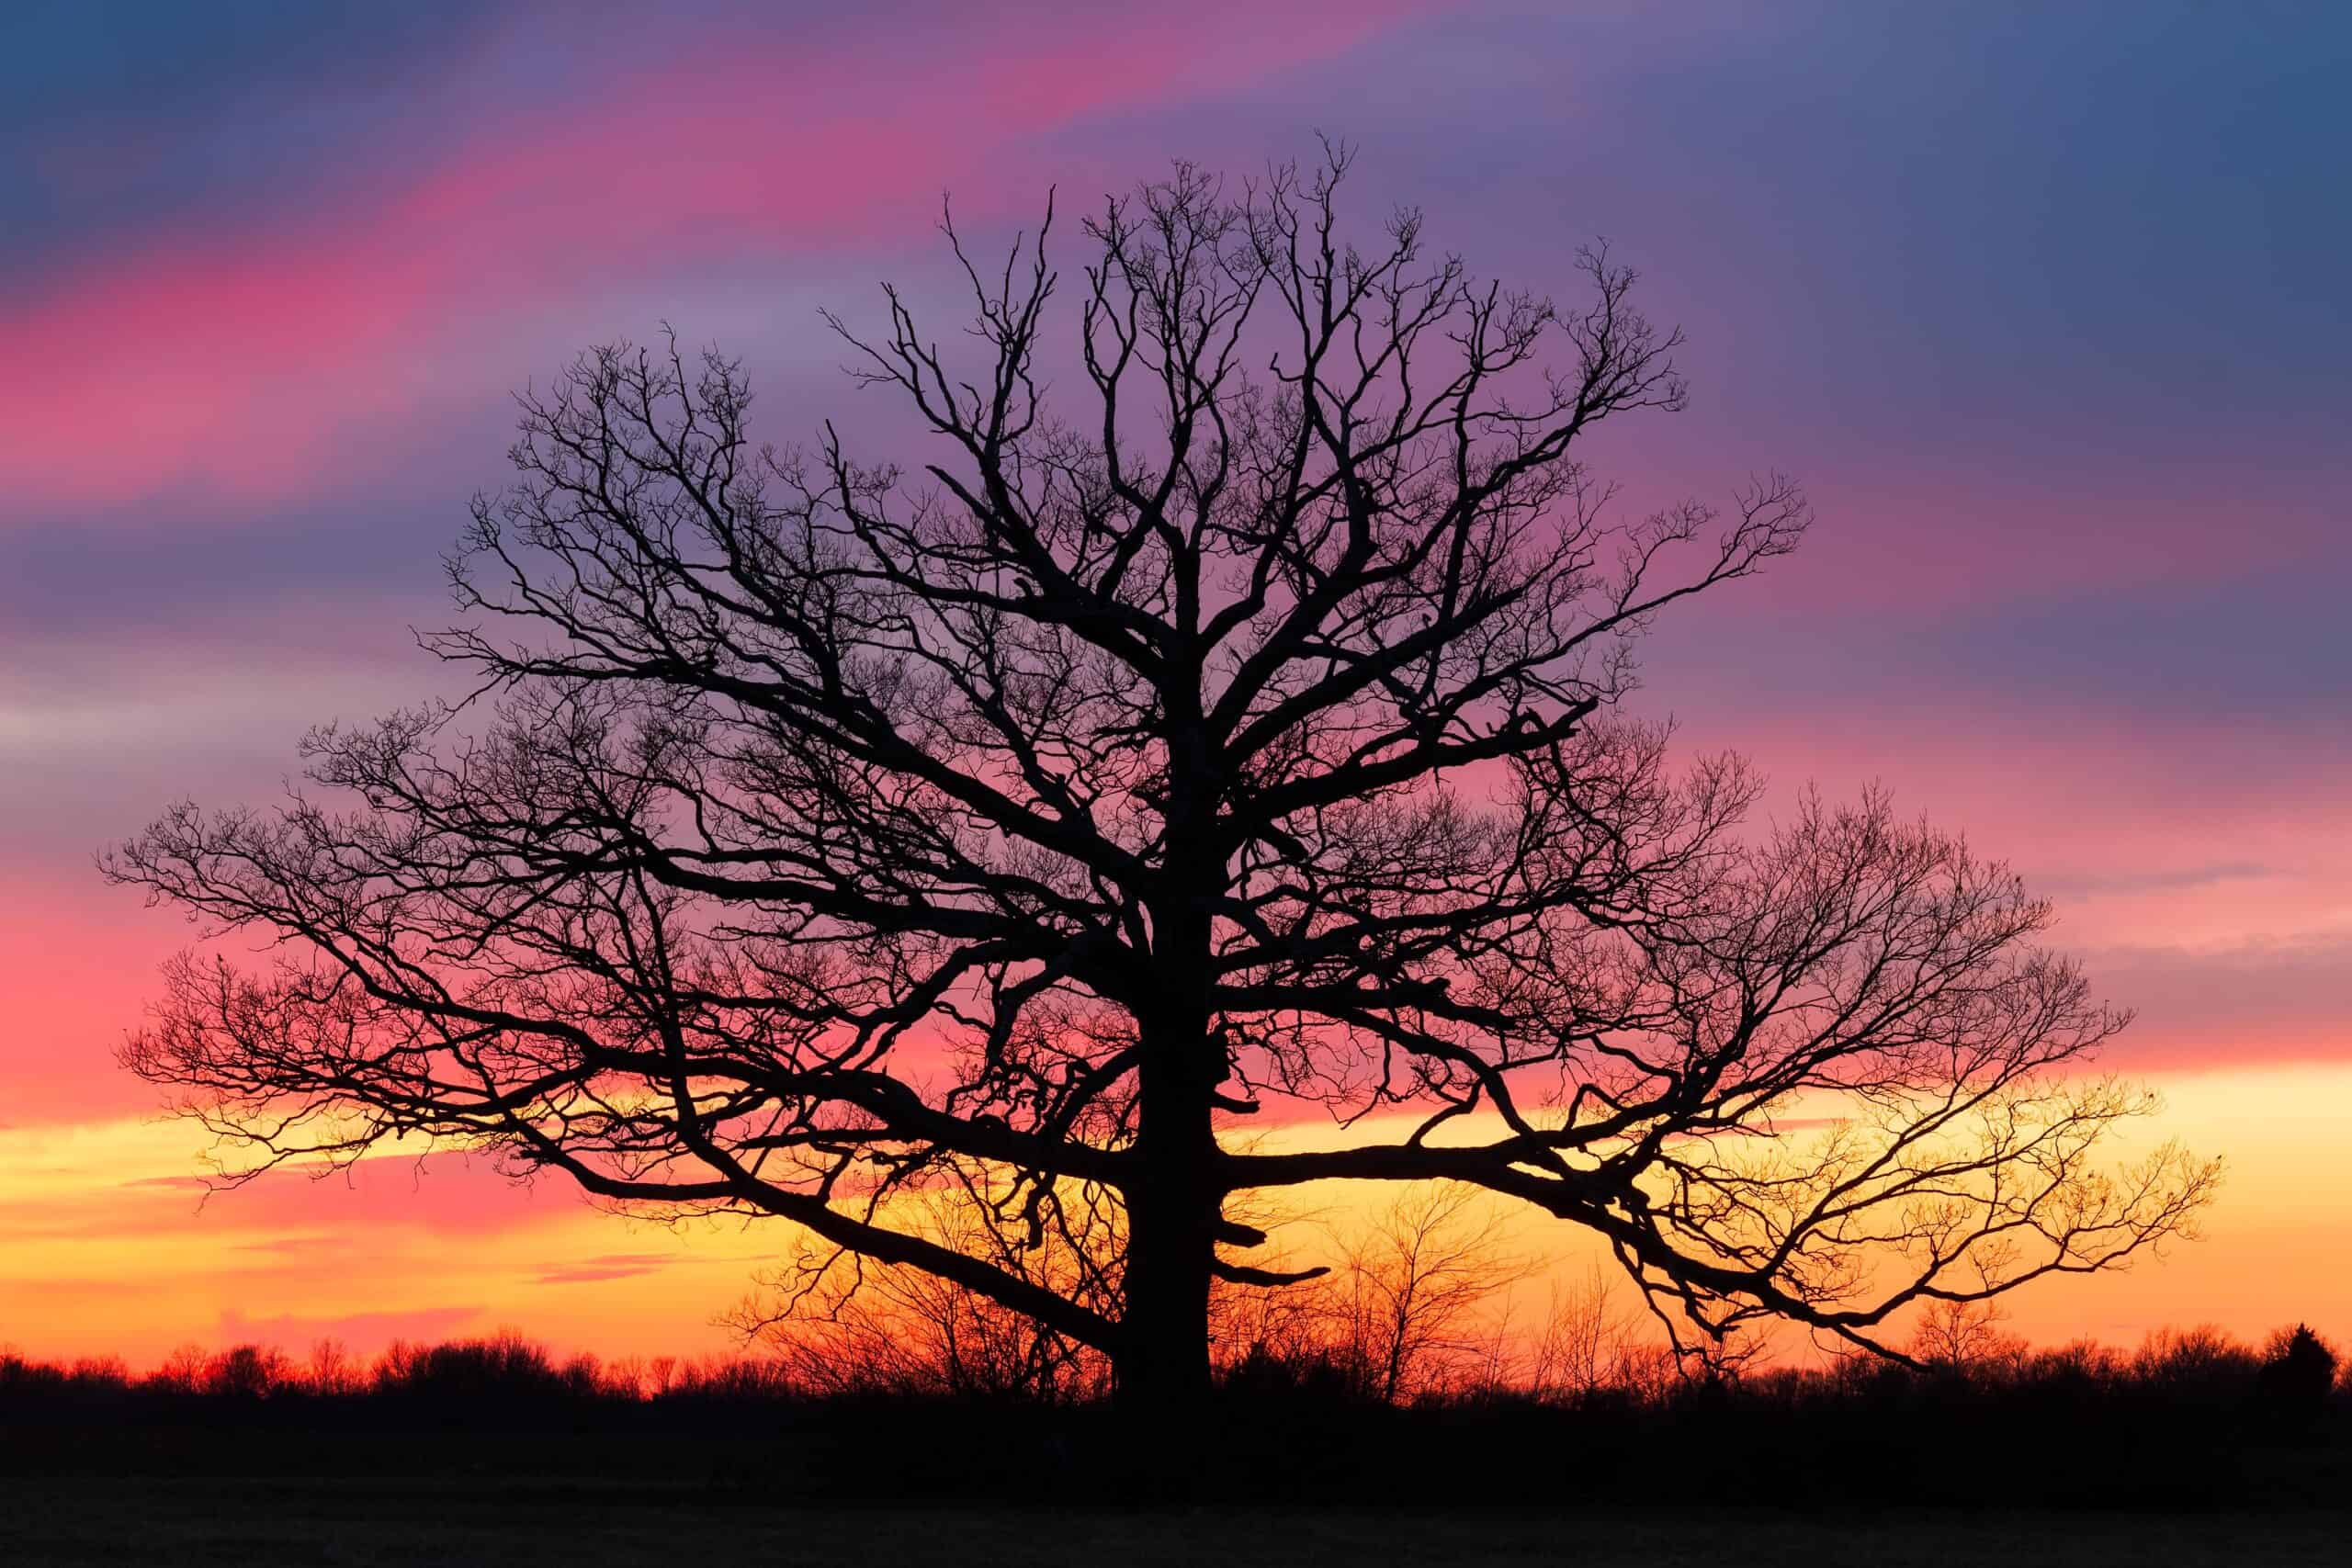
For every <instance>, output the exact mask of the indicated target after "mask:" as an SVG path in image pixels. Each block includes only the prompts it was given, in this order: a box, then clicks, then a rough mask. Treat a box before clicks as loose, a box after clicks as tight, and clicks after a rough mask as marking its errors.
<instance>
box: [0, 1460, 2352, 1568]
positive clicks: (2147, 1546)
mask: <svg viewBox="0 0 2352 1568" xmlns="http://www.w3.org/2000/svg"><path fill="white" fill-rule="evenodd" d="M2346 1523H2347V1520H2346V1517H2344V1516H2342V1515H2337V1514H2333V1513H2327V1512H2320V1513H2301V1514H2294V1515H2284V1516H2266V1515H2253V1514H2199V1515H2183V1516H2165V1517H2147V1516H2134V1515H2120V1514H2088V1513H2079V1514H2025V1513H2009V1512H2002V1511H1987V1512H1982V1513H1959V1512H1933V1513H1930V1512H1920V1511H1914V1510H1904V1511H1889V1512H1884V1513H1865V1514H1860V1515H1851V1516H1844V1517H1840V1516H1834V1515H1826V1514H1810V1513H1773V1512H1755V1511H1741V1512H1729V1511H1702V1512H1697V1513H1693V1514H1691V1515H1688V1516H1685V1517H1641V1516H1634V1515H1625V1514H1609V1515H1599V1516H1593V1515H1578V1514H1568V1513H1561V1512H1533V1511H1523V1510H1502V1511H1489V1512H1486V1513H1480V1512H1478V1511H1476V1510H1473V1509H1469V1508H1464V1509H1459V1510H1449V1511H1445V1512H1436V1511H1428V1510H1410V1509H1399V1510H1396V1511H1378V1510H1366V1509H1344V1510H1342V1509H1328V1510H1326V1509H1317V1510H1307V1509H1300V1510H1287V1511H1270V1510H1265V1509H1238V1510H1227V1509H1197V1510H1166V1511H1143V1512H1114V1511H1111V1510H1107V1509H1106V1510H1099V1511H1094V1510H1090V1511H1076V1512H1066V1513H1047V1512H1034V1513H1033V1512H1021V1511H1015V1510H1011V1509H975V1508H969V1507H936V1508H925V1507H899V1508H884V1507H871V1508H860V1509H842V1508H823V1507H786V1506H775V1505H765V1504H763V1505H748V1504H746V1505H728V1504H713V1503H711V1502H708V1501H707V1500H705V1499H699V1498H696V1497H695V1496H694V1495H690V1494H686V1493H682V1492H666V1491H660V1490H648V1491H641V1492H634V1493H616V1492H615V1491H614V1490H613V1489H610V1488H605V1489H596V1490H593V1491H592V1490H588V1489H582V1488H575V1487H567V1486H564V1485H560V1484H557V1483H549V1484H547V1485H544V1486H538V1487H531V1486H517V1485H514V1484H501V1485H499V1486H498V1487H496V1488H490V1487H469V1486H465V1485H462V1484H457V1485H453V1484H451V1483H446V1482H436V1483H432V1484H430V1485H426V1486H402V1485H395V1484H390V1483H365V1484H355V1483H336V1484H333V1485H325V1484H314V1483H310V1484H301V1485H292V1484H281V1483H266V1482H258V1481H254V1482H209V1483H196V1482H185V1481H155V1480H144V1479H142V1480H137V1481H130V1482H125V1483H115V1484H107V1483H99V1482H96V1481H88V1480H79V1479H76V1480H28V1479H11V1480H7V1481H0V1561H5V1562H8V1563H10V1564H12V1565H13V1564H16V1563H24V1564H28V1565H31V1564H44V1565H45V1564H51V1563H54V1564H59V1565H61V1568H78V1565H80V1564H90V1563H107V1564H130V1563H138V1564H151V1563H154V1564H180V1563H187V1564H239V1565H254V1568H259V1565H265V1564H277V1563H302V1564H334V1565H337V1568H345V1565H348V1568H390V1565H394V1564H399V1565H401V1568H408V1565H412V1564H426V1563H432V1564H470V1563H483V1564H497V1565H501V1568H506V1565H529V1564H550V1565H552V1564H562V1565H564V1568H605V1565H606V1564H613V1565H618V1564H624V1563H625V1564H628V1565H629V1568H648V1565H650V1564H680V1563H694V1564H699V1563H725V1564H728V1565H729V1568H756V1565H763V1564H775V1565H778V1568H784V1565H791V1568H799V1565H802V1564H806V1565H808V1568H818V1565H820V1564H822V1565H825V1568H839V1565H844V1564H858V1565H861V1568H865V1565H871V1568H931V1565H933V1564H939V1565H943V1568H944V1565H947V1564H956V1565H958V1568H977V1565H986V1564H994V1563H1005V1564H1038V1565H1041V1568H1079V1565H1086V1568H1093V1565H1097V1564H1101V1565H1104V1568H1160V1565H1162V1564H1178V1563H1216V1564H1229V1565H1232V1568H1256V1565H1259V1564H1265V1565H1268V1568H1272V1565H1274V1564H1283V1565H1285V1568H1289V1565H1305V1568H1317V1565H1330V1568H1340V1565H1343V1564H1344V1565H1351V1568H1352V1565H1358V1564H1365V1563H1408V1564H1429V1565H1435V1564H1441V1563H1443V1564H1511V1565H1521V1564H1526V1565H1533V1564H1539V1563H1540V1564H1577V1565H1589V1568H1616V1565H1618V1564H1627V1565H1633V1564H1640V1565H1642V1568H1682V1565H1684V1564H1689V1565H1692V1568H1696V1565H1699V1564H1706V1565H1707V1568H1726V1565H1730V1564H1749V1563H1753V1564H1767V1565H1769V1564H1783V1563H1785V1564H1789V1565H1791V1568H1798V1565H1802V1568H1842V1565H1846V1564H1852V1565H1855V1568H1863V1565H1869V1568H1904V1565H1908V1564H1922V1565H1924V1564H1940V1563H1987V1564H1995V1565H1997V1568H2042V1565H2044V1564H2047V1565H2050V1568H2059V1565H2061V1564H2064V1565H2065V1568H2102V1565H2105V1564H2118V1565H2120V1564H2126V1563H2129V1564H2133V1565H2135V1568H2136V1565H2139V1564H2147V1563H2166V1564H2170V1563H2181V1564H2192V1565H2194V1564H2208V1563H2210V1564H2214V1565H2216V1568H2220V1565H2222V1564H2243V1563H2311V1564H2331V1565H2332V1564H2335V1563H2340V1562H2343V1561H2344V1560H2345V1555H2344V1554H2345V1536H2346Z"/></svg>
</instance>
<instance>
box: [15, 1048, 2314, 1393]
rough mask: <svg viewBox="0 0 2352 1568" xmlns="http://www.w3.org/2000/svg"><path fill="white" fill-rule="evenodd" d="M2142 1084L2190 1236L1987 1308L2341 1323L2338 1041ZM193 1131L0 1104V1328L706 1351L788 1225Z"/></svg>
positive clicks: (99, 1339)
mask: <svg viewBox="0 0 2352 1568" xmlns="http://www.w3.org/2000/svg"><path fill="white" fill-rule="evenodd" d="M2158 1087H2159V1088H2161V1089H2163V1090H2164V1092H2165V1097H2166V1101H2167V1106H2166V1110H2165V1112H2164V1114H2163V1116H2162V1117H2161V1118H2160V1120H2159V1122H2157V1123H2155V1124H2154V1125H2151V1126H2148V1127H2145V1128H2143V1129H2142V1130H2141V1131H2140V1133H2139V1134H2138V1135H2137V1136H2136V1137H2135V1139H2134V1142H2135V1144H2136V1143H2139V1142H2141V1141H2143V1140H2146V1139H2149V1138H2153V1137H2155V1136H2177V1137H2179V1138H2181V1139H2182V1140H2183V1141H2184V1142H2186V1143H2188V1145H2190V1146H2191V1147H2192V1148H2195V1149H2197V1150H2199V1151H2200V1152H2210V1153H2218V1154H2220V1155H2222V1156H2224V1157H2225V1158H2226V1159H2227V1161H2228V1165H2229V1170H2228V1176H2227V1179H2226V1180H2225V1182H2224V1185H2223V1187H2222V1194H2221V1197H2220V1199H2219V1201H2218V1202H2217V1203H2216V1204H2215V1206H2214V1208H2213V1209H2212V1211H2211V1213H2210V1214H2209V1215H2208V1216H2207V1219H2206V1222H2205V1224H2204V1226H2203V1230H2204V1238H2203V1239H2202V1240H2199V1241H2194V1242H2184V1243H2180V1244H2177V1245H2175V1246H2173V1247H2168V1248H2167V1249H2166V1252H2165V1256H2164V1257H2162V1258H2153V1259H2149V1260H2146V1261H2144V1262H2142V1263H2141V1264H2139V1265H2138V1266H2137V1267H2135V1268H2133V1269H2131V1270H2129V1271H2128V1272H2125V1273H2122V1274H2119V1275H2114V1276H2109V1277H2100V1278H2096V1279H2072V1280H2052V1281H2048V1282H2045V1283H2043V1284H2041V1285H2038V1286H2035V1287H2033V1288H2030V1289H2029V1290H2027V1291H2024V1292H2019V1293H2018V1295H2017V1296H2016V1297H2014V1298H2012V1299H2011V1301H2010V1303H2009V1311H2010V1325H2009V1326H2010V1327H2012V1328H2013V1329H2014V1330H2016V1331H2017V1332H2019V1333H2021V1334H2023V1335H2025V1336H2026V1337H2028V1338H2030V1339H2031V1340H2033V1341H2035V1342H2037V1343H2053V1342H2058V1341H2063V1340H2065V1339H2069V1338H2074V1337H2079V1336H2085V1335H2087V1336H2090V1337H2097V1338H2101V1339H2106V1340H2109V1341H2111V1342H2117V1343H2127V1344H2128V1343H2131V1342H2134V1341H2136V1340H2137V1339H2138V1338H2139V1337H2141V1336H2142V1335H2143V1334H2145V1333H2146V1332H2147V1331H2148V1330H2150V1329H2152V1328H2155V1327H2158V1326H2161V1325H2167V1324H2172V1325H2188V1324H2194V1323H2204V1322H2211V1323H2216V1324H2219V1325H2222V1327H2224V1328H2227V1329H2229V1330H2231V1331H2233V1332H2234V1333H2237V1334H2239V1335H2242V1336H2245V1337H2256V1336H2259V1335H2260V1334H2262V1333H2264V1332H2267V1330H2269V1329H2270V1328H2273V1327H2276V1326H2278V1325H2280V1324H2283V1323H2287V1322H2291V1321H2294V1320H2298V1319H2307V1320H2309V1321H2311V1322H2312V1323H2313V1324H2314V1325H2318V1326H2320V1327H2322V1328H2323V1329H2324V1330H2329V1331H2333V1332H2337V1333H2343V1332H2347V1331H2352V1272H2347V1271H2346V1270H2345V1269H2343V1268H2342V1266H2341V1259H2342V1258H2343V1257H2344V1256H2345V1255H2346V1250H2347V1248H2352V1190H2347V1184H2346V1182H2345V1180H2344V1179H2343V1169H2344V1163H2345V1157H2346V1156H2345V1154H2344V1147H2343V1145H2344V1134H2343V1131H2342V1129H2341V1128H2340V1126H2339V1125H2338V1121H2339V1115H2340V1112H2339V1111H2338V1110H2337V1108H2338V1107H2340V1106H2343V1105H2345V1104H2347V1103H2352V1066H2335V1065H2317V1064H2314V1065H2311V1066H2267V1067H2259V1068H2248V1069H2243V1070H2235V1071H2222V1072H2200V1073H2195V1074H2180V1075H2174V1076H2171V1077H2165V1078H2163V1079H2160V1080H2159V1081H2158ZM1358 1135H1361V1134H1358ZM1260 1136H1261V1137H1262V1138H1263V1139H1264V1140H1265V1142H1266V1143H1267V1144H1269V1145H1274V1146H1280V1147H1285V1148H1301V1147H1309V1146H1330V1145H1336V1144H1344V1143H1347V1142H1351V1141H1354V1140H1353V1137H1351V1134H1347V1133H1344V1132H1342V1131H1340V1130H1339V1129H1337V1128H1334V1127H1330V1126H1329V1125H1326V1124H1312V1123H1294V1124H1292V1125H1289V1126H1284V1127H1277V1128H1270V1129H1267V1130H1265V1131H1264V1132H1263V1133H1262V1134H1260ZM203 1142H204V1140H203V1136H202V1134H201V1133H200V1132H199V1131H198V1130H197V1129H195V1128H193V1127H192V1126H190V1125H189V1124H187V1123H185V1122H169V1121H161V1120H156V1119H130V1120H116V1121H106V1122H86V1123H80V1124H72V1125H56V1126H45V1127H18V1128H6V1129H0V1236H5V1241H6V1247H7V1253H6V1256H7V1264H6V1268H5V1269H0V1342H6V1343H8V1344H12V1345H13V1346H15V1347H16V1348H19V1349H21V1350H22V1351H24V1352H26V1353H28V1354H33V1355H39V1356H51V1357H72V1356H80V1355H99V1354H119V1355H122V1356H124V1357H126V1358H128V1359H130V1360H131V1361H132V1362H133V1363H134V1364H148V1363H152V1362H153V1360H154V1359H158V1358H159V1357H161V1356H162V1355H163V1354H164V1352H166V1351H167V1350H168V1349H170V1348H171V1347H173V1346H175V1345H176V1344H180V1343H184V1342H187V1341H191V1340H193V1341H199V1342H204V1343H208V1344H219V1343H222V1342H225V1341H227V1340H231V1339H237V1338H252V1339H260V1340H266V1341H275V1342H278V1343H280V1344H282V1345H283V1346H284V1348H287V1349H288V1350H290V1351H294V1352H298V1353H299V1352H300V1351H302V1350H304V1349H306V1348H308V1346H309V1344H310V1342H311V1339H312V1338H315V1337H318V1335H319V1334H321V1333H326V1332H333V1333H336V1334H338V1336H339V1337H344V1338H345V1339H347V1340H350V1341H351V1342H352V1343H353V1345H354V1348H359V1349H363V1350H364V1349H372V1348H377V1347H378V1346H379V1345H380V1343H381V1342H382V1341H383V1340H385V1339H388V1338H390V1337H402V1336H405V1337H439V1336H444V1335H457V1334H470V1333H482V1332H486V1331H488V1330H490V1329H492V1328H495V1327H499V1326H503V1325H513V1326H515V1327H518V1328H520V1329H522V1330H523V1331H524V1332H525V1333H526V1334H528V1335H530V1336H532V1337H535V1338H539V1339H542V1340H545V1341H547V1342H548V1343H550V1344H551V1345H554V1346H557V1347H559V1348H565V1349H588V1350H594V1351H595V1352H598V1353H600V1354H604V1355H607V1356H626V1355H650V1354H661V1353H683V1354H710V1353H722V1352H725V1351H727V1350H729V1349H731V1348H736V1342H735V1340H734V1339H733V1337H731V1335H730V1334H729V1332H728V1331H726V1330H724V1329H722V1328H720V1327H718V1325H716V1324H715V1323H714V1319H715V1318H716V1317H717V1316H718V1314H720V1313H722V1312H724V1311H725V1310H726V1309H728V1308H729V1307H730V1306H732V1305H733V1304H734V1303H736V1302H738V1301H739V1300H741V1297H742V1296H743V1295H744V1294H745V1292H747V1291H748V1290H749V1289H750V1288H751V1286H752V1275H753V1274H754V1273H755V1272H756V1271H757V1270H758V1269H761V1268H762V1267H763V1266H766V1265H770V1264H773V1263H774V1262H775V1261H776V1260H778V1259H779V1258H782V1257H783V1256H785V1255H786V1254H788V1253H789V1251H790V1250H791V1247H792V1245H793V1240H794V1233H793V1232H792V1231H791V1230H790V1229H789V1228H788V1227H786V1226H783V1225H780V1224H749V1225H746V1224H731V1223H730V1224H696V1225H691V1226H684V1227H674V1228H673V1227H669V1226H663V1225H657V1224H649V1223H646V1222H641V1221H630V1220H625V1219H621V1218H617V1217H616V1216H613V1215H611V1214H608V1213H604V1212H602V1211H599V1210H597V1209H594V1208H593V1207H591V1206H590V1205H588V1204H587V1203H586V1202H584V1201H582V1200H581V1199H580V1198H579V1197H578V1195H577V1194H576V1193H575V1192H574V1191H572V1190H571V1189H569V1188H568V1187H566V1186H565V1185H563V1184H562V1183H561V1182H560V1181H558V1180H555V1179H547V1180H543V1181H541V1182H540V1183H538V1184H537V1186H536V1187H535V1188H534V1189H532V1190H530V1191H528V1192H527V1193H518V1192H515V1191H513V1190H510V1189H508V1188H506V1187H505V1186H504V1185H503V1183H502V1182H501V1181H500V1179H498V1178H497V1177H496V1176H495V1175H494V1174H493V1173H492V1172H490V1171H489V1170H487V1169H486V1168H481V1167H480V1165H479V1164H478V1163H477V1166H476V1167H475V1168H473V1169H471V1170H469V1171H453V1170H437V1169H436V1171H435V1173H434V1174H431V1175H427V1176H424V1177H422V1178H419V1179H412V1178H411V1177H410V1176H409V1175H408V1173H407V1172H406V1171H404V1170H403V1169H402V1165H403V1162H404V1161H405V1159H406V1156H405V1155H403V1154H400V1153H390V1154H386V1155H381V1156H374V1157H371V1158H370V1159H369V1160H368V1161H367V1162H364V1168H363V1170H362V1171H361V1173H360V1175H359V1177H358V1178H357V1179H356V1181H357V1185H356V1186H354V1185H353V1184H351V1183H346V1182H345V1180H344V1179H340V1178H332V1177H331V1178H328V1179H325V1180H323V1181H321V1182H319V1183H317V1184H316V1185H314V1186H299V1185H296V1184H293V1183H289V1182H282V1181H281V1183H280V1184H279V1185H278V1186H277V1187H276V1188H275V1189H273V1190H269V1191H268V1192H267V1193H266V1194H264V1193H260V1192H257V1191H230V1192H223V1193H220V1194H217V1195H215V1196H213V1197H212V1198H210V1199H209V1201H202V1202H201V1203H199V1199H200V1198H201V1194H200V1193H199V1192H198V1191H197V1190H194V1189H193V1188H192V1187H191V1186H190V1185H189V1184H188V1179H189V1178H191V1177H193V1176H195V1175H196V1174H197V1173H198V1168H199V1167H198V1155H199V1153H200V1151H201V1149H202V1146H203ZM1395 1191H1396V1189H1394V1188H1388V1187H1383V1186H1379V1185H1365V1184H1324V1185H1322V1186H1320V1187H1317V1188H1316V1189H1312V1190H1302V1191H1301V1192H1300V1193H1298V1194H1296V1195H1295V1201H1287V1202H1285V1203H1284V1205H1283V1210H1284V1212H1285V1213H1292V1214H1295V1215H1298V1216H1300V1217H1299V1218H1298V1219H1296V1220H1295V1221H1294V1222H1293V1224H1295V1226H1296V1227H1298V1228H1297V1229H1295V1231H1294V1232H1293V1233H1292V1236H1293V1238H1295V1245H1296V1246H1297V1247H1298V1249H1299V1250H1311V1249H1312V1247H1313V1246H1314V1245H1315V1240H1316V1237H1317V1233H1318V1229H1319V1227H1320V1226H1321V1225H1324V1224H1338V1225H1344V1224H1346V1223H1347V1221H1348V1219H1349V1217H1350V1215H1351V1214H1353V1213H1361V1212H1362V1211H1363V1210H1364V1209H1366V1208H1369V1207H1372V1206H1374V1205H1377V1204H1379V1203H1381V1202H1384V1201H1386V1200H1387V1199H1388V1198H1389V1197H1391V1196H1393V1195H1394V1193H1395ZM1513 1235H1514V1238H1515V1240H1514V1245H1515V1246H1518V1247H1521V1248H1522V1249H1524V1250H1526V1251H1529V1252H1532V1253H1535V1254H1539V1255H1542V1256H1544V1257H1548V1258H1558V1259H1562V1260H1564V1261H1565V1263H1566V1266H1567V1267H1571V1268H1580V1267H1581V1266H1582V1263H1583V1261H1584V1260H1585V1259H1588V1258H1591V1257H1593V1256H1595V1249H1594V1248H1593V1247H1591V1246H1590V1244H1589V1240H1588V1239H1587V1238H1585V1237H1584V1235H1583V1234H1582V1233H1581V1232H1578V1231H1577V1230H1576V1229H1575V1228H1574V1227H1573V1226H1570V1225H1567V1224H1564V1223H1561V1222H1556V1221H1551V1220H1548V1219H1545V1218H1544V1217H1542V1216H1536V1215H1529V1216H1527V1217H1525V1218H1524V1219H1523V1220H1521V1222H1519V1223H1518V1224H1515V1226H1514V1230H1513ZM1282 1239H1283V1236H1282V1235H1281V1234H1280V1233H1278V1242H1279V1241H1280V1240H1282ZM1626 1304H1628V1305H1630V1304H1631V1298H1630V1296H1628V1297H1627V1301H1626Z"/></svg>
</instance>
